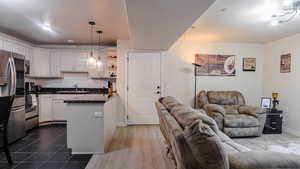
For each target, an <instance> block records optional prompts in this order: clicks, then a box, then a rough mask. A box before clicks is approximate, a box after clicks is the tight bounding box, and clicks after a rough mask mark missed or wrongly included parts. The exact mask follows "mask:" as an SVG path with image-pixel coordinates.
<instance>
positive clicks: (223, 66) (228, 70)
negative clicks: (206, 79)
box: [195, 54, 236, 76]
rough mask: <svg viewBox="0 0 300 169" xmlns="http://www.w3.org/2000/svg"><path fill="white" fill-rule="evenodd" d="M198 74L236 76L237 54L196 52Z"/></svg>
mask: <svg viewBox="0 0 300 169" xmlns="http://www.w3.org/2000/svg"><path fill="white" fill-rule="evenodd" d="M195 63H196V64H199V65H200V66H199V67H197V69H196V75H197V76H235V73H236V71H235V55H207V54H196V55H195Z"/></svg>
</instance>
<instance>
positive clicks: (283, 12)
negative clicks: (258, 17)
mask: <svg viewBox="0 0 300 169" xmlns="http://www.w3.org/2000/svg"><path fill="white" fill-rule="evenodd" d="M299 14H300V0H284V1H283V2H282V4H281V7H280V9H279V12H278V13H277V14H274V15H272V21H271V24H272V25H278V24H281V23H286V22H289V21H291V20H293V19H294V18H295V17H296V16H297V15H299Z"/></svg>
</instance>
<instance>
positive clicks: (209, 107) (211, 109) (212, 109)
mask: <svg viewBox="0 0 300 169" xmlns="http://www.w3.org/2000/svg"><path fill="white" fill-rule="evenodd" d="M203 109H204V110H205V111H206V113H220V114H222V115H223V116H225V110H224V108H223V107H222V106H219V105H217V104H206V105H204V106H203Z"/></svg>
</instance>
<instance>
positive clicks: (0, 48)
mask: <svg viewBox="0 0 300 169" xmlns="http://www.w3.org/2000/svg"><path fill="white" fill-rule="evenodd" d="M3 42H4V41H3V39H0V50H3Z"/></svg>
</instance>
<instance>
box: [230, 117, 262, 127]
mask: <svg viewBox="0 0 300 169" xmlns="http://www.w3.org/2000/svg"><path fill="white" fill-rule="evenodd" d="M258 126H259V121H258V119H257V118H255V117H253V116H248V115H245V114H237V115H233V114H228V115H226V116H225V118H224V127H233V128H234V127H235V128H246V127H258Z"/></svg>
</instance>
